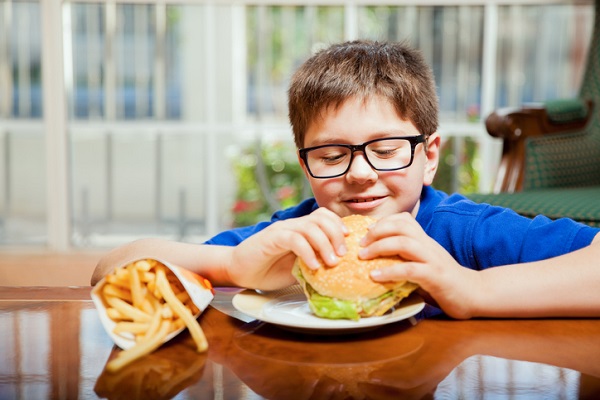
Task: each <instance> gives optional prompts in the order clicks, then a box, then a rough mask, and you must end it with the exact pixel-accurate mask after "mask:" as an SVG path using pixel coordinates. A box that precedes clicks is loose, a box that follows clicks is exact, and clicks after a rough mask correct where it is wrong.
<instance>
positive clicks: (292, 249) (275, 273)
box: [228, 208, 347, 290]
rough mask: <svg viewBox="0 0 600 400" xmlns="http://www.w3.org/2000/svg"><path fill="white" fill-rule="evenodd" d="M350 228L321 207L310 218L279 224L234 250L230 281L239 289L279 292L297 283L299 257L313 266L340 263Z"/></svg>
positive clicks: (245, 241) (273, 225)
mask: <svg viewBox="0 0 600 400" xmlns="http://www.w3.org/2000/svg"><path fill="white" fill-rule="evenodd" d="M346 234H347V228H346V226H345V225H344V224H343V222H342V219H341V218H340V217H339V216H337V215H336V214H334V213H333V212H331V211H329V210H327V209H325V208H319V209H317V210H315V211H314V212H312V213H311V214H310V215H307V216H304V217H301V218H294V219H288V220H284V221H278V222H276V223H274V224H272V225H270V226H269V227H267V228H265V229H264V230H263V231H261V232H259V233H257V234H255V235H253V236H251V237H249V238H248V239H246V240H244V241H243V242H242V243H240V244H239V245H238V246H236V248H235V249H234V251H233V254H232V260H231V263H230V268H229V271H228V274H229V278H230V280H231V281H232V282H234V283H235V284H236V285H238V286H243V287H250V288H257V289H264V290H275V289H280V288H283V287H286V286H289V285H291V284H293V283H294V282H295V279H294V277H293V276H292V274H291V270H292V267H293V265H294V261H295V259H296V256H298V257H301V258H302V259H303V260H304V261H305V262H306V263H307V264H308V265H309V266H311V267H314V268H317V267H319V266H320V261H319V259H321V260H323V262H324V263H325V264H326V265H328V266H333V265H336V264H337V263H338V260H339V259H338V257H340V256H343V255H344V254H345V252H346V247H345V240H344V236H345V235H346Z"/></svg>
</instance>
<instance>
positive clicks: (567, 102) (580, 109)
mask: <svg viewBox="0 0 600 400" xmlns="http://www.w3.org/2000/svg"><path fill="white" fill-rule="evenodd" d="M544 106H545V108H546V113H547V114H548V119H550V121H552V122H555V123H565V122H572V121H577V120H584V119H585V118H586V117H587V114H588V111H589V110H588V105H587V103H586V102H585V101H584V100H583V99H579V98H576V99H555V100H548V101H546V102H545V103H544Z"/></svg>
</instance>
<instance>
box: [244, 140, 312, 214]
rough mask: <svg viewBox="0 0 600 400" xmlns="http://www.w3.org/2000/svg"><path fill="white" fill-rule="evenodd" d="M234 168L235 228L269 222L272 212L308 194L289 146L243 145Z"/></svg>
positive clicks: (293, 152)
mask: <svg viewBox="0 0 600 400" xmlns="http://www.w3.org/2000/svg"><path fill="white" fill-rule="evenodd" d="M233 168H234V171H235V175H236V181H237V192H236V201H235V203H234V205H233V208H232V214H233V215H232V217H233V225H234V226H247V225H252V224H255V223H256V222H258V221H261V220H266V219H269V218H270V216H271V214H272V213H273V212H275V211H277V210H279V209H284V208H288V207H291V206H293V205H296V204H298V203H299V202H300V201H302V199H303V198H305V197H308V196H309V195H310V192H309V189H308V183H307V182H306V179H305V177H304V173H303V172H302V168H301V167H300V165H299V164H298V159H297V157H296V149H295V147H294V146H293V145H292V144H290V143H285V142H282V141H276V142H268V143H263V142H260V141H258V142H256V143H253V144H251V145H249V146H246V147H244V148H243V149H242V150H241V153H240V154H238V155H236V157H235V159H234V160H233Z"/></svg>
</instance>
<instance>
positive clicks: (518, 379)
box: [0, 288, 600, 399]
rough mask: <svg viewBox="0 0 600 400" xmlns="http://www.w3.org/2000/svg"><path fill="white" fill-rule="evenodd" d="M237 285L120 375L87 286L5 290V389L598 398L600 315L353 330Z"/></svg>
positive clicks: (65, 394)
mask: <svg viewBox="0 0 600 400" xmlns="http://www.w3.org/2000/svg"><path fill="white" fill-rule="evenodd" d="M234 293H235V291H234V292H232V291H225V290H222V291H218V292H217V297H216V298H215V301H214V302H213V305H212V306H211V307H209V308H208V309H207V310H206V311H205V312H204V313H203V314H202V316H201V317H200V323H201V325H202V327H203V329H204V331H205V333H206V336H207V338H208V340H209V346H210V348H209V351H208V352H207V353H205V354H198V353H196V352H195V351H194V344H193V341H192V340H191V338H190V337H189V335H188V334H187V332H184V333H183V334H181V335H179V336H178V337H177V338H175V339H174V340H173V341H171V342H169V343H168V344H167V345H165V346H163V347H162V348H161V349H160V350H158V351H157V352H155V353H153V354H152V355H150V356H148V357H145V358H144V359H141V360H139V361H137V362H135V363H133V364H131V365H130V366H128V367H127V368H125V369H124V370H122V371H120V372H119V373H117V374H108V373H106V372H105V371H104V365H105V364H106V362H107V361H108V360H109V359H110V357H113V356H114V355H115V354H116V352H117V351H118V349H116V348H115V347H114V346H113V344H112V342H111V341H110V339H109V338H108V336H107V335H106V333H105V332H104V330H103V328H102V326H101V324H100V321H99V319H98V316H97V313H96V310H95V309H94V307H93V305H92V303H91V301H90V300H89V288H71V289H69V288H47V289H40V288H37V289H36V288H32V289H18V290H17V289H5V288H1V289H0V337H1V339H0V354H2V359H3V360H2V364H1V365H2V366H1V367H0V371H1V372H0V398H1V399H5V398H6V399H20V398H22V399H34V398H35V399H41V398H60V399H62V398H65V399H66V398H69V399H70V398H81V399H88V398H98V397H102V398H111V399H134V398H144V399H152V398H172V397H177V398H190V399H204V398H211V399H212V398H223V399H260V398H267V399H321V398H328V399H338V398H339V399H345V398H356V399H397V398H408V399H421V398H431V397H434V398H465V399H471V398H523V399H531V398H540V399H546V398H566V399H570V398H600V362H598V361H597V360H600V340H598V338H599V337H600V320H585V319H573V320H559V319H548V320H473V321H450V320H444V319H432V320H424V321H420V322H418V323H417V324H416V325H413V324H411V323H410V322H409V321H401V322H397V323H394V324H391V325H388V326H384V327H381V328H378V329H374V330H371V331H367V332H363V333H359V334H351V335H336V336H333V335H314V334H306V333H298V332H291V331H287V330H285V329H281V328H279V327H276V326H273V325H269V324H264V323H261V322H259V321H250V322H248V321H247V319H246V321H243V320H240V319H237V318H234V317H232V316H230V315H228V314H231V315H237V316H239V317H242V318H243V316H240V315H239V314H236V313H235V312H234V310H233V309H232V308H231V302H230V301H231V296H232V295H233V294H234Z"/></svg>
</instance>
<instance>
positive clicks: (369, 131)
mask: <svg viewBox="0 0 600 400" xmlns="http://www.w3.org/2000/svg"><path fill="white" fill-rule="evenodd" d="M419 134H420V132H419V131H418V130H417V128H416V127H415V126H414V125H413V123H412V122H410V121H407V120H403V119H400V118H399V117H398V115H397V114H396V111H395V109H394V107H393V106H392V105H391V104H390V103H389V102H388V101H387V100H386V99H384V98H382V97H371V98H370V99H368V100H367V101H366V102H363V101H361V100H357V99H356V98H350V99H348V100H347V101H346V102H345V103H343V104H342V106H340V107H339V108H338V109H337V110H335V109H334V108H333V107H330V108H329V109H327V110H326V111H325V112H324V113H323V114H322V118H321V119H318V120H316V121H313V122H312V123H311V124H310V126H309V128H308V130H307V132H306V136H305V139H304V147H313V146H319V145H322V144H353V145H359V144H362V143H364V142H367V141H369V140H373V139H380V138H386V137H393V136H417V135H419ZM439 146H440V138H439V136H438V134H437V133H434V134H432V135H430V136H429V139H428V150H427V152H426V151H425V146H424V143H421V144H417V145H416V147H415V153H414V160H413V163H412V165H410V166H409V167H408V168H404V169H400V170H396V171H376V170H374V169H373V168H372V167H371V166H370V165H369V164H368V163H367V161H366V159H365V156H364V153H363V152H361V151H357V152H355V153H354V159H353V161H352V164H351V165H350V169H349V170H348V172H347V173H346V174H345V175H342V176H338V177H335V178H326V179H317V178H313V177H311V176H310V174H309V173H308V171H307V169H306V165H305V164H304V162H303V160H302V159H300V165H302V168H303V169H304V173H305V174H306V176H307V178H308V180H309V182H310V186H311V188H312V191H313V194H314V196H315V198H316V200H317V203H318V204H319V206H321V207H326V208H328V209H330V210H331V211H333V212H335V213H336V214H338V215H339V216H340V217H344V216H347V215H351V214H362V215H369V216H371V217H374V218H376V219H377V218H382V217H384V216H387V215H391V214H395V213H399V212H403V211H407V212H409V213H411V214H412V215H414V216H416V214H417V211H418V208H419V198H420V195H421V190H422V187H423V185H431V182H432V181H433V177H434V175H435V172H436V170H437V165H438V157H439Z"/></svg>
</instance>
